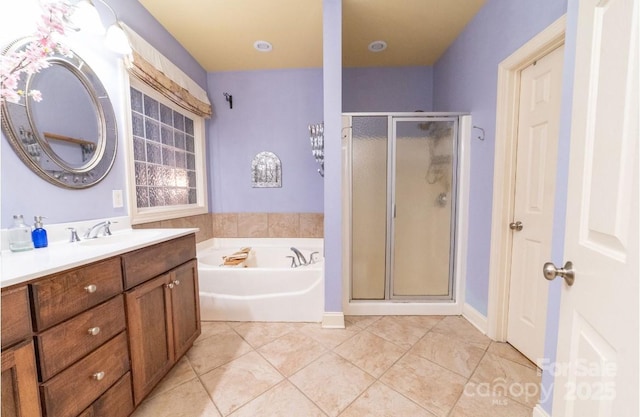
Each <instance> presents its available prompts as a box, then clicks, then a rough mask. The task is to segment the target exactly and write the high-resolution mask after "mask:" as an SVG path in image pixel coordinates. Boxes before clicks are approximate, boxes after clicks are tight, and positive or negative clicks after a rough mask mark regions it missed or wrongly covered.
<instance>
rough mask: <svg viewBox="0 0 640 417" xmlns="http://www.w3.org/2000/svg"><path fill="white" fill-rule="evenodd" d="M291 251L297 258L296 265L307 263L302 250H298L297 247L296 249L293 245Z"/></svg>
mask: <svg viewBox="0 0 640 417" xmlns="http://www.w3.org/2000/svg"><path fill="white" fill-rule="evenodd" d="M291 251H292V252H293V253H295V254H296V257H297V258H298V266H302V265H307V260H306V259H305V257H304V255H303V254H302V252H300V251H299V250H298V249H296V248H294V247H291ZM294 268H295V267H294Z"/></svg>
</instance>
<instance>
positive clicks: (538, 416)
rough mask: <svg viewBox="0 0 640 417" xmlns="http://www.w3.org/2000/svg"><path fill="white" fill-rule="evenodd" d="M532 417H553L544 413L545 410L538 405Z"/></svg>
mask: <svg viewBox="0 0 640 417" xmlns="http://www.w3.org/2000/svg"><path fill="white" fill-rule="evenodd" d="M531 417H551V416H550V415H549V414H547V412H546V411H544V409H543V408H542V406H541V405H540V404H536V406H535V407H533V413H532V414H531Z"/></svg>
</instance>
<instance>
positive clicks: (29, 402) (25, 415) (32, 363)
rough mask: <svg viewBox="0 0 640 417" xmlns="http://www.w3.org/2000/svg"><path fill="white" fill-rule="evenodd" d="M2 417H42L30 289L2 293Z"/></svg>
mask: <svg viewBox="0 0 640 417" xmlns="http://www.w3.org/2000/svg"><path fill="white" fill-rule="evenodd" d="M1 304H2V313H1V314H2V381H1V382H0V383H1V384H2V385H1V386H2V397H1V404H2V417H40V416H41V410H40V399H39V397H38V376H37V371H36V358H35V353H34V348H33V340H32V332H31V315H30V311H29V294H28V290H27V286H26V285H24V286H21V287H18V288H13V289H11V288H8V289H3V290H2V301H1Z"/></svg>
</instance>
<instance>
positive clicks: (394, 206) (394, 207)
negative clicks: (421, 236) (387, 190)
mask: <svg viewBox="0 0 640 417" xmlns="http://www.w3.org/2000/svg"><path fill="white" fill-rule="evenodd" d="M393 218H394V219H395V218H396V205H395V204H394V205H393Z"/></svg>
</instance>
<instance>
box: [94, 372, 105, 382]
mask: <svg viewBox="0 0 640 417" xmlns="http://www.w3.org/2000/svg"><path fill="white" fill-rule="evenodd" d="M91 378H93V379H95V380H96V381H102V379H103V378H104V372H102V371H101V372H96V373H95V374H93V375H91Z"/></svg>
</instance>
